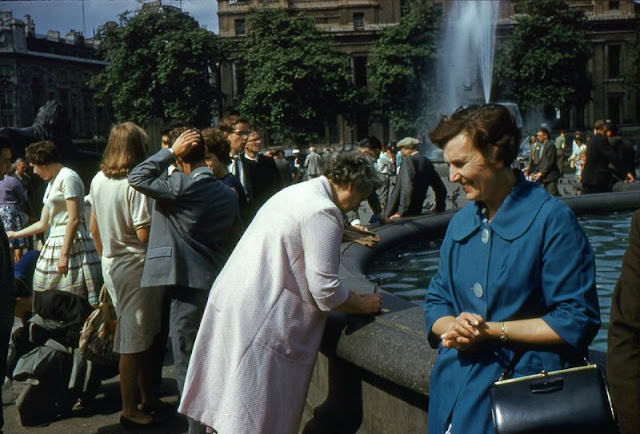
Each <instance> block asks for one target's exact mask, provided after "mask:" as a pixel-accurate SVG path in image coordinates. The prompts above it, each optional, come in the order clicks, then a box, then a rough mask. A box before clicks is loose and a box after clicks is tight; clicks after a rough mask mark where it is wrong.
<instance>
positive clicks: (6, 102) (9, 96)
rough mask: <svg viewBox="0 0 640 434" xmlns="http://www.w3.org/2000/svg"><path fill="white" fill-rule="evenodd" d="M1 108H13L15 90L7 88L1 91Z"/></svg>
mask: <svg viewBox="0 0 640 434" xmlns="http://www.w3.org/2000/svg"><path fill="white" fill-rule="evenodd" d="M0 110H13V92H12V91H9V90H5V91H3V92H0Z"/></svg>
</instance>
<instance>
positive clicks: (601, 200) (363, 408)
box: [302, 192, 640, 433]
mask: <svg viewBox="0 0 640 434" xmlns="http://www.w3.org/2000/svg"><path fill="white" fill-rule="evenodd" d="M562 200H563V201H564V202H565V203H566V204H567V205H568V206H569V207H570V208H571V209H572V210H573V211H574V213H575V214H577V215H580V214H584V213H587V212H588V213H597V212H607V211H620V210H632V209H637V208H640V194H638V193H637V192H622V193H605V194H594V195H585V196H579V197H569V198H563V199H562ZM453 214H454V212H445V213H442V214H438V215H425V216H420V217H414V218H408V219H403V220H402V221H400V222H396V223H394V224H391V225H387V226H383V227H381V228H379V229H377V230H376V232H377V233H378V234H379V235H380V238H381V241H380V242H379V243H378V244H377V245H376V246H375V247H373V248H368V247H364V246H362V245H360V244H357V243H345V244H343V246H342V248H341V267H340V276H341V278H342V280H343V282H344V283H345V284H346V285H347V287H348V288H350V289H352V290H354V291H357V292H361V293H366V292H371V289H372V287H373V284H372V283H371V282H370V281H369V280H367V279H366V278H365V276H364V274H365V272H366V268H367V265H368V263H369V262H370V261H371V259H372V258H373V257H374V256H375V255H377V254H378V253H380V252H382V251H385V250H387V249H389V248H395V247H398V246H400V245H402V244H404V243H406V242H407V241H410V240H413V239H416V238H422V239H431V238H440V237H442V236H443V235H444V232H445V231H446V228H447V225H448V223H449V220H450V219H451V217H452V216H453ZM625 248H626V246H625ZM382 294H383V305H384V307H385V308H386V309H389V312H388V313H384V314H382V315H379V316H377V317H375V319H374V320H373V321H371V322H368V323H367V322H363V321H362V320H361V319H359V318H355V317H349V316H346V315H340V314H336V315H334V314H332V315H331V316H330V319H329V321H328V323H327V329H326V331H325V337H324V339H323V344H322V348H321V354H320V355H319V357H318V360H317V362H316V367H315V370H314V374H313V377H312V381H311V384H310V388H309V394H308V396H307V409H306V411H305V415H304V419H303V425H302V426H303V427H304V429H303V430H302V432H306V433H321V432H325V433H326V432H332V433H333V432H353V433H355V432H357V433H382V432H383V433H408V432H411V433H413V432H426V429H427V428H426V416H427V404H428V396H429V373H430V371H431V368H432V367H433V364H434V362H435V357H436V351H435V350H433V349H431V348H430V347H429V345H428V344H427V342H426V335H425V330H424V318H423V311H422V307H421V306H417V305H415V304H414V303H411V302H409V301H406V300H403V299H400V298H399V297H396V296H394V295H392V294H389V293H386V292H382ZM590 358H591V360H592V361H595V362H596V363H599V364H603V363H604V354H603V353H593V354H591V356H590ZM337 421H340V424H341V426H340V427H336V423H337ZM342 425H344V426H342Z"/></svg>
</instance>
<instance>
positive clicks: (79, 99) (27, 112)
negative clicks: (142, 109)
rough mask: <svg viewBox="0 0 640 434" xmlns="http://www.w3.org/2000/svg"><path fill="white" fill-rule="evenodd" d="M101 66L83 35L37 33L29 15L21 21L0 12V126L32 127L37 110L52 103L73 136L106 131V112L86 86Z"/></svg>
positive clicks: (102, 63) (5, 12) (78, 136)
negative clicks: (57, 104)
mask: <svg viewBox="0 0 640 434" xmlns="http://www.w3.org/2000/svg"><path fill="white" fill-rule="evenodd" d="M105 65H106V63H105V62H103V61H101V60H99V58H98V56H97V53H96V49H95V47H94V45H93V42H92V41H88V40H85V39H84V37H83V36H82V34H81V33H79V32H75V31H73V30H71V31H70V32H69V33H67V35H65V37H64V38H61V37H60V33H59V32H57V31H53V30H49V31H48V32H47V34H46V35H38V34H36V32H35V24H34V22H33V20H32V19H31V17H30V16H29V15H26V16H25V17H24V21H22V20H19V19H16V18H14V17H13V16H12V13H11V11H7V10H5V11H0V127H24V126H28V125H31V123H32V122H33V120H34V117H35V114H36V112H37V110H38V108H39V107H40V106H41V105H42V104H44V103H45V102H46V101H47V100H50V99H56V100H58V101H60V102H61V103H62V104H63V105H64V107H65V109H66V111H67V115H68V117H69V120H70V122H71V129H72V137H74V138H90V137H93V136H95V135H100V134H103V135H104V134H106V133H108V131H109V126H110V118H109V113H108V112H106V110H105V109H103V108H101V107H97V106H96V104H95V102H94V91H93V90H92V89H91V87H89V85H88V84H87V82H88V80H89V79H90V78H91V76H92V75H93V74H95V73H97V72H99V71H100V70H102V69H103V68H104V66H105Z"/></svg>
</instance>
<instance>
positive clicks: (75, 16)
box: [0, 0, 218, 37]
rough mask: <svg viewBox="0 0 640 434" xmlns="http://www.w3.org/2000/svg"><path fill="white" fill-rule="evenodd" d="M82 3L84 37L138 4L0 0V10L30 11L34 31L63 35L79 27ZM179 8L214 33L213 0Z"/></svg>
mask: <svg viewBox="0 0 640 434" xmlns="http://www.w3.org/2000/svg"><path fill="white" fill-rule="evenodd" d="M83 3H84V29H85V36H86V37H92V36H93V34H94V31H95V30H97V28H98V27H99V26H100V25H102V24H104V23H105V22H107V21H110V20H113V21H117V17H118V15H120V14H121V13H122V12H124V11H127V10H130V11H132V10H136V9H139V8H140V4H139V2H138V1H136V0H85V1H84V2H83V1H81V0H27V1H24V0H21V1H14V0H0V10H6V9H9V10H11V11H12V12H13V17H14V18H18V19H21V20H24V16H25V15H26V14H29V15H31V17H32V18H33V20H34V21H35V25H36V33H37V34H46V33H47V31H48V30H58V31H60V35H61V36H64V35H65V34H66V33H67V32H68V31H69V30H71V29H73V30H77V31H83V23H82V4H83ZM162 4H165V5H171V6H177V7H180V1H179V0H163V1H162ZM182 9H183V10H184V11H185V12H188V13H189V15H191V16H192V17H194V18H195V19H196V20H198V22H199V23H200V25H201V26H203V27H206V28H207V29H209V30H212V31H213V32H215V33H218V15H217V12H218V2H217V1H216V0H183V1H182Z"/></svg>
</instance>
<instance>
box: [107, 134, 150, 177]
mask: <svg viewBox="0 0 640 434" xmlns="http://www.w3.org/2000/svg"><path fill="white" fill-rule="evenodd" d="M148 141H149V136H147V133H146V132H145V131H144V130H143V129H142V128H140V127H139V126H137V125H136V124H134V123H133V122H123V123H121V124H117V125H114V126H113V127H111V132H109V140H108V141H107V147H106V149H105V150H104V154H103V156H102V163H100V170H102V173H104V175H105V176H106V177H107V178H112V179H120V178H124V177H125V176H127V175H128V174H129V172H130V171H131V169H133V167H134V166H135V165H136V164H138V163H140V162H141V161H142V160H144V156H145V154H146V145H147V143H148Z"/></svg>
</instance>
